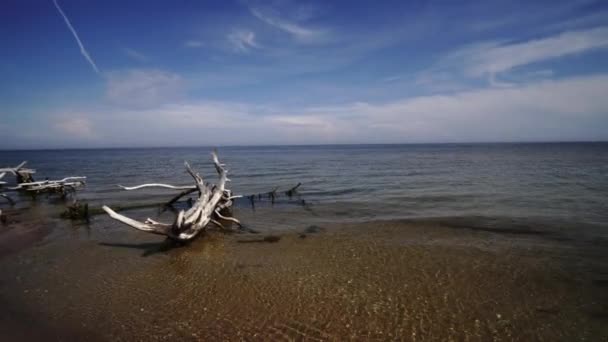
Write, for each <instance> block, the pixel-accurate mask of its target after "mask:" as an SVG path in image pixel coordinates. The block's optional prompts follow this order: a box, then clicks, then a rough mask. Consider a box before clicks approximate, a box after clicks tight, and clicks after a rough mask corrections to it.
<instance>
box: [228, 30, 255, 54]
mask: <svg viewBox="0 0 608 342" xmlns="http://www.w3.org/2000/svg"><path fill="white" fill-rule="evenodd" d="M228 41H229V42H230V44H232V46H233V48H234V49H235V50H236V51H238V52H248V51H249V50H250V49H252V48H255V49H258V48H260V45H259V44H258V43H257V42H256V40H255V33H254V32H253V31H243V30H235V31H232V32H231V33H230V34H228Z"/></svg>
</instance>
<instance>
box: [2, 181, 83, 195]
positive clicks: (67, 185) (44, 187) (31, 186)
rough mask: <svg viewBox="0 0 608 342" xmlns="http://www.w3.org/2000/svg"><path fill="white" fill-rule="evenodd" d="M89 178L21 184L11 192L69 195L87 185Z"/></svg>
mask: <svg viewBox="0 0 608 342" xmlns="http://www.w3.org/2000/svg"><path fill="white" fill-rule="evenodd" d="M85 179H87V177H66V178H63V179H59V180H48V179H47V180H43V181H39V182H26V183H19V184H17V186H15V187H12V188H9V189H11V190H25V191H33V192H36V193H39V192H55V193H61V194H67V193H69V192H73V191H75V190H76V189H77V188H79V187H81V186H83V185H84V184H85Z"/></svg>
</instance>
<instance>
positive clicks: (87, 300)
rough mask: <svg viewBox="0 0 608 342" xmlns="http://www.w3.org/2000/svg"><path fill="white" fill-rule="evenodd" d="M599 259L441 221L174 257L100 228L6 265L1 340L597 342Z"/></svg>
mask: <svg viewBox="0 0 608 342" xmlns="http://www.w3.org/2000/svg"><path fill="white" fill-rule="evenodd" d="M465 228H466V227H465ZM2 236H3V235H0V239H2ZM272 236H276V235H272ZM605 247H606V244H605V243H604V242H602V241H600V242H598V243H597V244H595V245H594V244H586V245H584V246H581V245H580V244H578V243H577V242H575V241H563V240H560V239H547V238H544V237H542V236H537V235H535V234H525V233H523V232H520V231H517V230H514V231H511V232H507V233H506V234H497V233H495V232H490V231H485V230H480V229H464V228H463V227H462V224H454V225H450V224H446V223H445V222H440V221H436V220H426V221H424V220H419V221H390V222H383V221H377V222H369V223H362V224H343V225H337V226H336V225H334V226H331V227H330V226H320V227H313V228H310V229H308V231H306V232H305V231H304V230H298V231H290V232H287V233H284V234H282V235H279V236H276V237H268V236H267V235H264V234H262V235H248V234H232V235H226V234H221V233H210V234H208V235H207V236H205V237H203V238H201V239H198V240H196V241H194V242H193V243H192V244H190V245H189V246H186V247H175V246H173V245H170V244H166V243H165V242H163V240H162V238H160V237H158V236H153V235H146V234H141V233H138V232H135V231H132V230H128V229H126V228H123V227H121V226H120V227H117V226H116V224H115V223H112V222H110V221H109V220H106V219H104V218H101V219H99V221H98V222H96V227H95V229H91V228H89V230H88V229H86V228H83V227H80V228H78V230H74V231H70V232H69V233H66V231H65V230H61V229H60V230H58V231H55V232H54V233H52V234H51V235H50V236H48V237H47V238H46V239H44V241H43V243H37V244H35V245H33V246H31V247H30V248H27V249H25V250H22V251H21V252H19V253H13V254H10V255H5V256H4V257H3V258H2V259H0V270H2V272H1V277H0V303H1V304H2V307H3V310H0V311H2V313H1V314H0V334H2V336H5V337H7V336H8V338H9V339H10V340H39V339H40V336H46V338H47V339H48V340H53V339H57V340H66V339H67V340H75V339H76V340H78V339H80V340H83V339H87V340H106V341H109V340H111V341H156V340H192V341H198V340H240V339H246V340H344V339H353V340H407V341H429V340H438V341H451V340H453V341H489V340H496V341H512V340H517V341H532V340H538V341H574V340H589V341H600V340H606V339H607V338H608V291H607V286H608V267H607V264H606V260H607V259H606V257H605V253H606V252H605V251H606V248H605Z"/></svg>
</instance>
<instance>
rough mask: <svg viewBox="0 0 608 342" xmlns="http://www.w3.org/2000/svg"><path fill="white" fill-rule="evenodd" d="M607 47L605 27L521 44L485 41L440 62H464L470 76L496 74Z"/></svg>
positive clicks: (606, 28) (454, 63) (452, 54)
mask: <svg viewBox="0 0 608 342" xmlns="http://www.w3.org/2000/svg"><path fill="white" fill-rule="evenodd" d="M605 48H608V27H599V28H594V29H589V30H581V31H570V32H564V33H561V34H559V35H555V36H550V37H545V38H540V39H535V40H529V41H525V42H521V43H496V42H486V43H479V44H474V45H471V46H469V47H466V48H463V49H460V50H457V51H455V52H452V53H450V54H449V55H448V56H447V57H446V58H445V59H444V60H443V61H442V62H441V63H442V64H444V65H458V64H463V65H464V71H465V74H466V75H468V76H472V77H481V76H488V75H495V74H498V73H502V72H507V71H510V70H512V69H514V68H517V67H519V66H524V65H528V64H532V63H536V62H541V61H545V60H549V59H554V58H560V57H564V56H568V55H573V54H578V53H584V52H587V51H590V50H594V49H605Z"/></svg>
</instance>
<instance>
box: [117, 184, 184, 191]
mask: <svg viewBox="0 0 608 342" xmlns="http://www.w3.org/2000/svg"><path fill="white" fill-rule="evenodd" d="M118 186H119V187H120V188H121V189H123V190H137V189H141V188H166V189H174V190H188V189H192V190H196V186H195V185H170V184H161V183H149V184H141V185H136V186H124V185H120V184H119V185H118Z"/></svg>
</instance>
